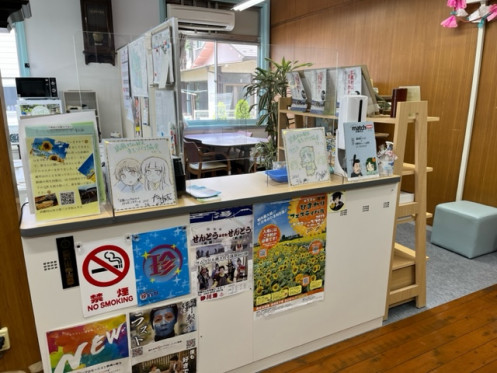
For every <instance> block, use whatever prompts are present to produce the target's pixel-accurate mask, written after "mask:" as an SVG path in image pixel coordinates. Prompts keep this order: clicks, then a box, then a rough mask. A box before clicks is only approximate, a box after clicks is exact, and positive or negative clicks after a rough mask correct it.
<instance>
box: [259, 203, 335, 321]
mask: <svg viewBox="0 0 497 373" xmlns="http://www.w3.org/2000/svg"><path fill="white" fill-rule="evenodd" d="M327 209H328V207H327V198H326V194H319V195H313V196H306V197H300V198H294V199H291V200H284V201H278V202H272V203H260V204H256V205H254V237H255V238H256V240H257V241H256V242H255V243H254V312H255V317H256V318H259V317H262V316H266V315H269V314H272V313H275V312H281V311H284V310H287V309H290V308H294V307H297V306H302V305H304V304H308V303H311V302H315V301H318V300H322V299H323V297H324V286H325V283H324V282H325V277H324V275H325V264H326V217H327V212H328V211H327Z"/></svg>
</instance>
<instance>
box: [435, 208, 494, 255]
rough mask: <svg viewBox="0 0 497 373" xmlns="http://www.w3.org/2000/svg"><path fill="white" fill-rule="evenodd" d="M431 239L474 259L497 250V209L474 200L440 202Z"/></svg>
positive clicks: (436, 209) (436, 243)
mask: <svg viewBox="0 0 497 373" xmlns="http://www.w3.org/2000/svg"><path fill="white" fill-rule="evenodd" d="M431 242H432V243H433V244H435V245H438V246H441V247H443V248H445V249H448V250H450V251H453V252H455V253H458V254H461V255H463V256H465V257H467V258H470V259H471V258H474V257H477V256H480V255H483V254H488V253H490V252H492V251H495V250H497V208H495V207H491V206H486V205H482V204H480V203H475V202H470V201H456V202H447V203H441V204H439V205H437V207H436V208H435V218H434V220H433V228H432V232H431Z"/></svg>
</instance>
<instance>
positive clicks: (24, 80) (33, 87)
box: [16, 77, 58, 98]
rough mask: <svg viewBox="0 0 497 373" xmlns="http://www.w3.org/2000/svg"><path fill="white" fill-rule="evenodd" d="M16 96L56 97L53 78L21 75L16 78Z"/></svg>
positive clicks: (55, 82)
mask: <svg viewBox="0 0 497 373" xmlns="http://www.w3.org/2000/svg"><path fill="white" fill-rule="evenodd" d="M16 89H17V97H20V98H57V97H58V94H57V81H56V80H55V78H44V77H21V78H16Z"/></svg>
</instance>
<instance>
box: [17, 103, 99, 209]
mask: <svg viewBox="0 0 497 373" xmlns="http://www.w3.org/2000/svg"><path fill="white" fill-rule="evenodd" d="M59 136H63V137H66V136H70V137H71V136H90V137H91V142H90V143H84V144H80V145H82V147H78V148H76V147H74V148H75V149H71V148H70V144H69V147H67V148H66V149H67V152H68V153H66V154H64V153H61V152H60V151H59V150H60V147H58V149H57V147H56V149H53V144H48V143H43V141H42V142H41V144H43V146H44V147H45V146H46V147H47V148H46V149H35V150H34V153H33V154H31V152H32V150H33V149H32V142H27V141H26V140H27V139H28V138H29V139H33V140H34V139H43V138H48V139H52V140H54V141H55V140H57V139H58V137H59ZM19 138H20V141H19V145H20V147H21V153H22V165H23V169H24V176H25V180H26V186H27V189H28V200H29V208H30V212H31V213H32V214H35V211H36V209H35V200H34V197H33V193H31V191H32V190H33V184H34V181H37V180H36V179H35V178H33V177H32V174H31V170H30V160H32V159H36V161H37V163H43V162H42V159H40V158H33V157H35V155H36V154H46V155H47V156H48V155H50V158H49V159H48V160H50V161H51V162H52V163H46V165H49V166H50V167H49V169H52V168H53V169H55V170H56V171H58V170H59V168H63V169H64V168H67V166H65V167H61V166H62V165H63V164H65V163H66V162H65V161H64V162H58V160H62V158H61V155H62V156H66V157H67V156H68V155H70V154H71V153H74V154H79V155H80V156H81V165H83V163H85V162H89V161H88V159H89V158H90V157H93V161H94V174H93V175H92V173H91V172H85V173H82V172H81V171H79V170H78V169H80V166H81V165H80V166H78V167H76V164H75V165H74V166H75V167H76V169H72V168H71V170H70V171H69V172H70V173H71V174H74V179H72V178H71V180H69V183H65V182H62V181H59V182H58V183H56V182H55V181H56V180H57V179H60V178H61V177H65V176H64V175H65V174H61V173H59V172H57V174H55V175H51V174H50V175H47V174H46V172H47V171H49V170H48V169H45V171H44V173H43V174H42V175H40V176H42V179H45V180H47V177H48V176H50V177H51V180H50V181H51V182H53V183H51V184H53V185H56V187H57V188H59V189H61V190H63V189H64V188H61V185H64V186H71V188H72V189H73V190H77V188H76V187H75V186H74V185H73V184H74V183H75V182H76V180H78V182H79V181H81V182H82V183H83V184H84V185H88V184H91V182H90V181H89V180H92V179H94V178H95V179H96V180H92V182H93V183H96V185H97V188H96V189H97V192H98V200H99V201H100V203H102V202H104V201H105V200H106V193H105V180H104V177H103V172H102V165H101V162H100V153H99V143H98V131H97V119H96V117H95V112H94V111H86V112H77V113H67V114H58V115H49V116H40V117H23V118H21V119H20V120H19ZM52 140H50V142H51V141H52ZM65 142H67V141H65ZM51 145H52V149H53V150H52V149H50V146H51ZM90 147H91V149H92V151H91V152H89V153H88V154H86V156H85V157H84V156H82V155H81V154H82V153H83V151H84V149H90ZM57 152H59V153H60V154H57ZM40 156H41V155H40ZM55 163H58V164H57V165H56V164H55ZM86 165H87V166H88V163H86ZM81 170H82V169H81ZM87 170H88V171H91V168H90V169H87ZM35 171H40V170H35ZM76 175H77V176H76ZM83 175H84V176H83ZM82 177H86V179H85V180H84V181H83V179H82ZM38 181H39V180H38ZM38 185H40V184H38ZM54 189H55V188H51V189H50V190H51V191H52V190H54ZM47 192H48V190H45V192H43V193H46V194H49V193H47ZM88 192H90V191H89V190H85V189H83V190H82V191H81V193H82V194H83V198H85V201H90V200H91V199H92V198H93V197H91V193H88ZM43 193H42V194H43ZM79 193H80V191H79V190H77V193H76V191H75V194H74V202H75V204H74V205H72V206H71V204H70V202H71V200H72V199H71V198H66V199H65V203H66V204H67V205H66V207H65V208H64V210H67V211H65V212H64V214H63V217H64V218H66V217H70V216H71V215H72V214H74V215H73V216H81V215H79V212H77V211H78V210H79V208H77V206H76V203H79V200H78V201H77V197H78V194H79ZM50 194H54V193H50ZM85 194H86V196H85ZM67 196H68V195H65V196H62V197H67ZM56 197H57V196H52V199H55V198H56ZM69 197H70V195H69ZM53 203H55V201H54V202H52V204H53ZM57 204H59V205H60V198H58V199H57ZM45 205H48V203H46V204H45ZM42 206H43V205H42ZM59 207H60V206H59ZM84 208H85V209H90V208H93V206H84ZM42 215H48V214H47V213H43V214H42Z"/></svg>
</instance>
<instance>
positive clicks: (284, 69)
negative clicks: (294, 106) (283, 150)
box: [244, 57, 312, 169]
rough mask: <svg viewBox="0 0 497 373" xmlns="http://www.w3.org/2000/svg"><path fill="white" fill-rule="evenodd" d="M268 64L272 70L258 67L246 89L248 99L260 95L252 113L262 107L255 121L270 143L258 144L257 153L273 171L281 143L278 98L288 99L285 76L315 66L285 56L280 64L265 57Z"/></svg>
mask: <svg viewBox="0 0 497 373" xmlns="http://www.w3.org/2000/svg"><path fill="white" fill-rule="evenodd" d="M266 61H267V62H268V63H269V69H267V70H266V69H263V68H261V67H257V68H256V69H255V75H254V76H253V78H252V82H251V83H250V84H247V85H246V86H245V87H244V88H245V97H246V98H247V97H250V96H252V95H255V96H257V98H258V102H257V103H255V104H253V105H252V106H251V107H250V110H252V109H253V108H254V107H255V106H258V108H259V117H258V119H257V121H256V125H257V126H265V130H266V132H267V134H268V142H267V143H259V144H257V145H256V152H258V153H259V154H260V155H261V156H262V159H263V165H264V167H265V168H266V169H271V168H272V164H273V161H274V160H275V159H276V151H277V144H278V101H277V100H278V98H279V97H286V91H287V87H288V80H287V78H286V74H287V73H289V72H292V71H294V70H295V69H298V68H302V67H308V66H311V65H312V64H310V63H301V64H299V63H298V61H287V60H286V59H285V57H283V58H282V60H281V62H280V63H278V62H276V61H273V60H272V59H270V58H266Z"/></svg>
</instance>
